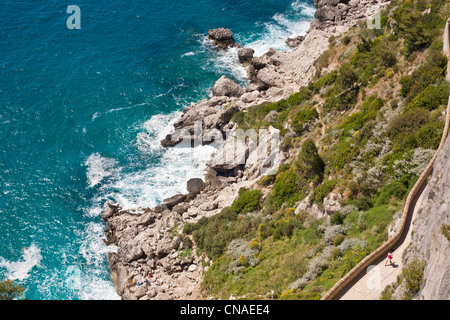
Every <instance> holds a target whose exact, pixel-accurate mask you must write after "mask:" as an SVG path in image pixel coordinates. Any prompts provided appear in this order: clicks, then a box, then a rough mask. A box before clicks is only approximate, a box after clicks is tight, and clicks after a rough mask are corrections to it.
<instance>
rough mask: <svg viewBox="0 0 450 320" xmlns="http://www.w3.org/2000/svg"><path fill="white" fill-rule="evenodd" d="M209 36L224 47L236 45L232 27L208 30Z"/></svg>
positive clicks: (219, 45)
mask: <svg viewBox="0 0 450 320" xmlns="http://www.w3.org/2000/svg"><path fill="white" fill-rule="evenodd" d="M208 38H209V39H210V40H212V42H213V44H215V45H216V46H218V47H220V48H223V49H227V48H228V47H233V46H234V38H233V32H231V30H230V29H226V28H218V29H210V30H209V31H208Z"/></svg>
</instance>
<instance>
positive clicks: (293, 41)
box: [286, 36, 305, 48]
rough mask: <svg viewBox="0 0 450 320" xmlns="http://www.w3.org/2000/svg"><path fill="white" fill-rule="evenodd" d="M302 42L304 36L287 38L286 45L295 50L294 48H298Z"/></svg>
mask: <svg viewBox="0 0 450 320" xmlns="http://www.w3.org/2000/svg"><path fill="white" fill-rule="evenodd" d="M303 40H305V37H304V36H298V37H295V38H287V40H286V44H287V45H288V46H289V47H291V48H295V47H298V46H299V45H300V44H301V43H302V42H303Z"/></svg>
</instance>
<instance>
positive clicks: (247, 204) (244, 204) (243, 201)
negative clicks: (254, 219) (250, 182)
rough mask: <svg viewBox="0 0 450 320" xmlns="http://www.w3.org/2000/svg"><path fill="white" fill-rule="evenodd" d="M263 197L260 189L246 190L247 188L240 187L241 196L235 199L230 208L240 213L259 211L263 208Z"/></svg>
mask: <svg viewBox="0 0 450 320" xmlns="http://www.w3.org/2000/svg"><path fill="white" fill-rule="evenodd" d="M261 198H262V192H261V191H260V190H246V189H245V188H240V189H239V196H238V198H237V199H236V200H234V201H233V203H232V205H231V207H230V210H231V211H234V212H236V213H238V214H245V213H247V212H253V211H258V210H260V209H261V204H260V200H261Z"/></svg>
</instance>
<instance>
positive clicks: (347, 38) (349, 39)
mask: <svg viewBox="0 0 450 320" xmlns="http://www.w3.org/2000/svg"><path fill="white" fill-rule="evenodd" d="M350 41H352V38H351V37H350V36H348V35H346V36H344V37H343V38H342V43H343V44H345V45H348V44H349V43H350Z"/></svg>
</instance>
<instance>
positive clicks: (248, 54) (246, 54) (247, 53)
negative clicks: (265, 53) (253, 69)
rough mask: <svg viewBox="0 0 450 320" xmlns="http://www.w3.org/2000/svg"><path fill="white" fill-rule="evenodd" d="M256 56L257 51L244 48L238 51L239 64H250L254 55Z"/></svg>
mask: <svg viewBox="0 0 450 320" xmlns="http://www.w3.org/2000/svg"><path fill="white" fill-rule="evenodd" d="M254 54H255V50H253V49H251V48H242V49H239V50H238V59H239V62H241V63H242V64H249V63H250V62H251V61H252V59H253V55H254Z"/></svg>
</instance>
